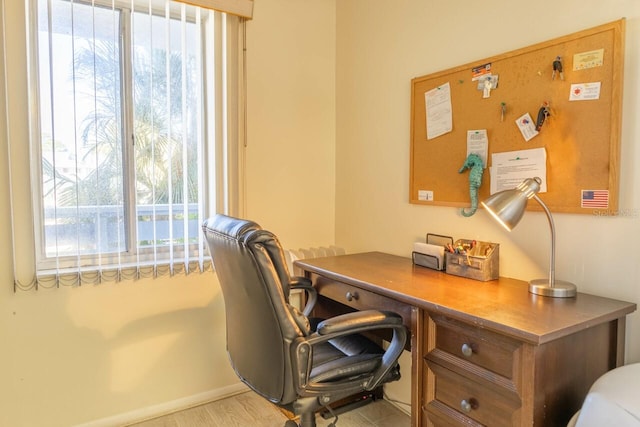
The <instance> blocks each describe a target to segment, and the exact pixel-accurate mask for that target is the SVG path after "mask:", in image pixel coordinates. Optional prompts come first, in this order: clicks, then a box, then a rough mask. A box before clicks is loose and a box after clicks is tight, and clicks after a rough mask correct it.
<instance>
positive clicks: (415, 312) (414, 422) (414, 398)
mask: <svg viewBox="0 0 640 427" xmlns="http://www.w3.org/2000/svg"><path fill="white" fill-rule="evenodd" d="M423 318H424V317H423V316H422V310H421V309H419V308H417V307H412V308H411V427H420V426H422V403H421V402H422V392H423V390H422V376H423V375H424V372H423V371H424V363H423V362H422V360H423V357H422V352H423V348H424V346H423V344H424V339H425V335H424V334H425V330H424V325H423Z"/></svg>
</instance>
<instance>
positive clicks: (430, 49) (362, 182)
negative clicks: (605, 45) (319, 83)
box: [336, 0, 640, 361]
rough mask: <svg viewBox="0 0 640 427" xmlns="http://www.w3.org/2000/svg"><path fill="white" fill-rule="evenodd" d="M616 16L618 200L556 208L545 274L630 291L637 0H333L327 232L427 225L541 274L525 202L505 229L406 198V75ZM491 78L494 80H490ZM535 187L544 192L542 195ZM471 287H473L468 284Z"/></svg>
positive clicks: (611, 291) (630, 353) (537, 237)
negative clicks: (623, 24) (332, 160)
mask: <svg viewBox="0 0 640 427" xmlns="http://www.w3.org/2000/svg"><path fill="white" fill-rule="evenodd" d="M622 17H626V19H627V37H626V52H625V55H626V57H625V80H624V89H625V90H624V97H623V129H622V163H621V198H620V200H621V202H620V208H621V209H626V210H627V211H626V213H627V215H626V216H622V217H619V218H602V217H595V216H590V215H569V214H558V215H555V216H554V219H555V222H556V229H557V261H556V275H557V277H558V278H559V279H564V280H569V281H572V282H574V283H576V284H577V285H578V288H579V290H580V291H583V292H589V293H593V294H597V295H604V296H608V297H613V298H619V299H624V300H628V301H634V302H640V270H639V268H640V267H639V265H640V253H639V252H638V250H636V249H635V244H636V241H637V240H638V239H639V238H640V192H639V189H640V170H639V169H638V168H637V165H638V164H640V149H639V148H638V140H640V123H639V122H638V120H637V119H636V118H637V116H638V106H639V101H640V89H639V87H638V75H640V70H639V59H640V53H639V52H640V46H639V41H640V3H639V2H637V1H635V0H626V1H625V0H616V1H610V2H602V1H600V0H567V1H551V0H540V1H537V2H533V3H531V2H527V3H523V2H513V1H511V2H509V1H500V0H488V1H483V2H481V3H478V2H475V3H474V2H468V1H462V0H452V1H433V0H400V1H395V2H393V3H391V2H389V1H382V0H348V1H345V0H340V1H338V2H337V40H338V44H337V76H336V81H337V85H336V117H337V119H336V129H337V132H336V135H337V136H336V183H337V186H336V242H337V244H338V245H340V246H344V247H345V248H346V249H347V251H349V252H355V251H364V250H381V251H387V252H392V253H395V254H399V255H405V256H409V255H410V253H411V249H412V245H413V242H415V241H421V240H422V241H423V240H424V238H425V234H426V233H427V232H432V233H441V234H448V235H451V236H454V237H455V238H473V239H477V240H488V241H495V242H499V243H500V244H501V250H500V255H501V258H500V272H501V274H502V275H504V276H509V277H516V278H520V279H525V280H528V279H532V278H537V277H545V276H546V270H545V269H547V268H548V250H549V235H548V225H547V222H546V221H547V220H546V218H545V217H544V214H541V213H530V214H528V215H526V216H525V217H524V219H523V220H522V222H521V223H520V225H519V226H518V228H516V229H515V230H514V231H513V232H511V233H507V232H504V231H503V230H502V228H501V227H499V226H498V225H497V224H495V223H493V222H492V220H490V219H489V218H488V216H487V215H486V214H485V212H482V211H478V213H477V214H476V215H474V216H473V217H471V218H464V217H462V216H461V215H460V213H459V212H458V210H456V209H454V208H447V207H429V206H416V205H410V204H409V203H408V202H407V200H408V192H409V186H408V181H409V179H408V177H409V112H410V81H411V79H412V78H414V77H418V76H421V75H425V74H429V73H431V72H435V71H439V70H442V69H447V68H450V67H453V66H456V65H460V64H465V63H469V62H473V61H475V60H478V59H482V58H486V57H489V56H492V55H496V54H500V53H503V52H507V51H510V50H514V49H517V48H520V47H524V46H528V45H530V44H533V43H537V42H542V41H545V40H548V39H551V38H554V37H558V36H562V35H565V34H569V33H572V32H575V31H579V30H582V29H586V28H590V27H594V26H597V25H600V24H604V23H607V22H610V21H613V20H617V19H620V18H622ZM498 90H500V89H498ZM541 197H542V198H544V195H542V196H541ZM469 292H473V288H470V289H469ZM627 361H640V316H639V315H638V314H633V315H631V316H629V318H628V329H627Z"/></svg>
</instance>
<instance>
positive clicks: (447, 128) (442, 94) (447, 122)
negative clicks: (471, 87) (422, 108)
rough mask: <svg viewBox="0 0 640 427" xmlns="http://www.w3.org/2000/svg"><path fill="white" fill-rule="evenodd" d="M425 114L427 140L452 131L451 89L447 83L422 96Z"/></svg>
mask: <svg viewBox="0 0 640 427" xmlns="http://www.w3.org/2000/svg"><path fill="white" fill-rule="evenodd" d="M424 101H425V104H426V110H427V112H426V114H427V139H433V138H437V137H438V136H440V135H444V134H445V133H447V132H451V130H452V129H453V119H452V116H451V87H450V86H449V82H447V83H445V84H443V85H441V86H438V87H436V88H434V89H431V90H430V91H428V92H425V94H424Z"/></svg>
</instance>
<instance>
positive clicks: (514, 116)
mask: <svg viewBox="0 0 640 427" xmlns="http://www.w3.org/2000/svg"><path fill="white" fill-rule="evenodd" d="M624 26H625V21H624V19H621V20H618V21H615V22H611V23H608V24H605V25H601V26H598V27H595V28H591V29H588V30H584V31H580V32H578V33H574V34H570V35H567V36H564V37H560V38H557V39H554V40H549V41H547V42H543V43H539V44H536V45H533V46H529V47H525V48H522V49H518V50H515V51H512V52H508V53H504V54H501V55H497V56H494V57H491V58H485V59H480V60H477V61H474V62H473V63H469V64H465V65H461V66H459V67H455V68H452V69H449V70H444V71H440V72H436V73H433V74H429V75H426V76H422V77H417V78H415V79H413V80H412V81H411V159H410V162H411V164H410V185H409V188H410V196H409V200H410V202H411V203H414V204H424V205H440V206H458V207H468V206H470V203H471V202H470V190H469V187H470V182H469V170H466V171H464V172H462V173H460V172H459V170H460V168H461V167H462V166H463V164H464V162H465V160H466V158H467V154H468V151H467V142H468V131H473V130H481V131H482V132H485V133H486V141H488V144H486V145H485V146H487V147H488V150H487V153H486V156H485V157H484V158H483V160H484V162H485V163H486V164H485V167H487V168H486V169H484V173H483V175H482V185H481V186H480V187H479V189H478V192H479V199H480V200H483V199H484V198H486V197H488V196H489V195H490V188H491V179H492V178H494V176H492V174H491V173H490V168H491V166H492V155H493V154H505V153H510V152H518V151H521V150H530V149H541V150H537V151H543V152H544V153H545V155H546V159H545V162H544V163H546V164H545V167H546V176H545V177H543V178H545V179H546V181H545V183H546V192H544V193H541V194H540V197H541V198H542V199H543V200H544V202H545V203H546V204H547V205H548V207H549V209H550V210H551V211H553V212H567V213H587V214H591V213H593V210H594V209H607V210H610V211H616V210H617V209H618V192H619V191H618V190H619V182H618V181H619V169H618V168H619V157H620V132H621V131H620V128H621V111H622V90H623V88H622V80H623V62H624ZM438 88H442V89H443V90H446V91H447V92H448V93H446V94H444V95H443V96H442V99H437V95H440V94H441V93H436V97H433V96H430V95H427V96H425V94H428V93H431V94H433V93H434V92H433V91H434V90H436V91H437V90H438ZM442 100H444V101H445V102H448V103H449V104H446V103H445V105H447V106H448V107H450V108H449V109H450V119H449V121H450V122H449V123H447V118H446V117H445V118H444V120H442V121H440V120H441V119H442V117H440V116H439V115H438V114H439V113H442V111H437V110H434V109H433V108H431V107H430V108H427V104H428V103H429V102H431V104H430V105H431V106H433V105H437V104H438V103H439V102H440V101H442ZM446 110H447V108H444V109H443V111H445V113H446ZM543 110H544V111H543ZM434 111H436V113H434ZM527 114H528V115H527ZM542 116H544V117H543V118H544V120H543V121H542V124H541V126H539V127H538V129H537V130H536V125H537V124H538V122H539V120H540V118H541V117H542ZM428 117H429V119H428ZM429 120H431V122H429ZM528 121H530V122H532V123H526V122H528ZM522 123H524V124H523V125H522V126H520V124H522ZM525 125H528V126H529V127H528V128H527V127H526V126H525ZM523 127H524V129H523ZM528 131H530V133H527V132H528ZM494 184H495V182H494ZM603 196H604V202H599V203H594V202H593V200H592V199H593V198H594V197H595V198H601V197H603ZM528 206H529V209H532V210H539V209H540V208H539V206H538V205H537V204H536V203H530V204H529V205H528Z"/></svg>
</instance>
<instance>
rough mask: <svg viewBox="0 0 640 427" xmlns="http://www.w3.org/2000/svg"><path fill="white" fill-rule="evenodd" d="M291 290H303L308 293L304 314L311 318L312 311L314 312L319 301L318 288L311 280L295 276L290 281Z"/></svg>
mask: <svg viewBox="0 0 640 427" xmlns="http://www.w3.org/2000/svg"><path fill="white" fill-rule="evenodd" d="M289 289H290V290H294V289H297V290H302V291H304V292H305V293H306V295H307V303H306V304H305V306H304V309H303V310H302V313H303V314H304V315H305V316H307V317H309V315H310V314H311V310H313V307H315V305H316V302H317V301H318V292H317V291H316V288H314V287H313V285H312V283H311V280H310V279H308V278H306V277H302V276H293V277H291V279H290V280H289Z"/></svg>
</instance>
